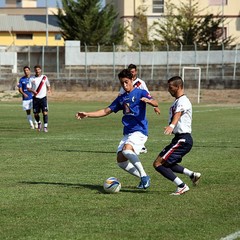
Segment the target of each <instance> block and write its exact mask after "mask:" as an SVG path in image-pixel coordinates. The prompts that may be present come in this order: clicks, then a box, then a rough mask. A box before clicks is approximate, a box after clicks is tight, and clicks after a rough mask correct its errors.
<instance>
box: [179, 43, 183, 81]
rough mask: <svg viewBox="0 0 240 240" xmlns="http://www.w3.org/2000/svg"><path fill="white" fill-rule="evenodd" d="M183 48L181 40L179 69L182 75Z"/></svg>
mask: <svg viewBox="0 0 240 240" xmlns="http://www.w3.org/2000/svg"><path fill="white" fill-rule="evenodd" d="M182 50H183V45H182V43H181V42H180V57H179V71H178V75H179V76H181V69H182Z"/></svg>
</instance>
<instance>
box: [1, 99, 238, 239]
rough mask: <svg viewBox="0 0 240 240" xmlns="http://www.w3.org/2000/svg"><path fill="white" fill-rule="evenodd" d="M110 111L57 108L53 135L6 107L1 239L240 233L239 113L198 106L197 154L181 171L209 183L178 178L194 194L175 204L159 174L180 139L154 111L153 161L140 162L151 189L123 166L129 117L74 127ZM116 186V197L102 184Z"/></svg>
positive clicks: (14, 105)
mask: <svg viewBox="0 0 240 240" xmlns="http://www.w3.org/2000/svg"><path fill="white" fill-rule="evenodd" d="M107 105H108V103H93V102H80V103H76V102H61V103H60V102H58V103H57V102H50V112H49V132H48V133H43V132H40V133H38V132H36V131H35V130H30V129H29V127H28V124H27V121H26V117H25V112H23V111H22V110H21V103H20V101H18V102H1V103H0V123H1V124H0V150H1V161H0V171H1V174H0V195H1V198H0V206H1V215H0V225H1V228H0V236H1V239H17V240H21V239H24V240H25V239H29V240H34V239H36V240H40V239H42V240H47V239H49V240H52V239H57V240H61V239H64V240H65V239H68V240H69V239H94V240H95V239H98V240H101V239H104V240H106V239H112V240H115V239H116V240H118V239H119V240H120V239H121V240H122V239H138V240H139V239H144V240H146V239H149V240H152V239H164V240H175V239H176V240H178V239H184V240H188V239H189V240H192V239H195V240H197V239H199V240H203V239H206V240H209V239H221V238H222V237H224V236H227V235H229V234H231V233H234V232H237V231H239V230H240V212H239V209H240V197H239V169H240V161H239V155H240V137H239V136H240V125H239V119H240V106H235V107H229V106H218V105H215V106H207V105H194V106H193V138H194V147H193V149H192V151H191V152H190V153H189V154H188V155H187V156H186V157H185V158H184V160H183V162H182V164H183V165H184V166H186V167H188V168H189V169H192V170H194V171H199V172H201V173H202V179H201V181H200V184H199V186H197V187H191V183H190V181H189V179H188V178H187V177H185V176H182V175H181V176H180V177H181V178H182V179H183V180H184V181H185V182H186V183H187V184H188V185H189V186H190V191H189V192H187V193H186V194H184V195H182V196H170V195H169V194H170V193H171V192H173V191H175V185H173V184H172V183H171V182H169V181H168V180H166V179H164V178H163V177H162V176H161V175H160V174H158V173H157V172H156V171H155V170H154V169H153V167H152V162H153V160H154V159H155V157H156V156H157V154H158V153H159V152H160V150H161V149H162V148H163V147H164V146H165V145H166V144H168V143H169V141H170V140H171V138H172V136H165V135H163V128H164V126H165V125H166V124H167V119H168V108H169V106H170V103H169V104H165V103H164V104H162V105H160V107H161V110H162V114H161V116H160V117H159V116H157V115H155V113H154V111H153V110H152V109H151V107H148V119H149V139H148V142H147V144H146V146H147V148H148V153H147V154H142V155H140V158H141V160H142V163H143V165H144V167H145V169H146V171H147V173H148V174H149V175H150V176H151V187H150V188H149V189H148V190H146V191H141V190H138V189H136V186H137V185H138V182H139V181H138V179H136V178H134V177H133V176H131V175H129V174H127V173H126V172H124V171H122V170H121V169H119V168H118V167H117V165H116V154H115V152H116V148H117V145H118V143H119V140H120V139H121V137H122V125H121V117H122V115H121V113H118V114H114V113H113V114H111V115H110V116H107V117H105V118H99V119H83V120H81V121H78V120H76V119H75V118H74V115H75V113H76V112H77V111H79V110H82V111H86V110H97V109H100V108H103V107H106V106H107ZM111 176H114V177H117V178H118V179H119V180H120V181H121V183H122V189H121V192H120V193H118V194H105V193H104V191H103V188H102V185H103V182H104V180H105V179H106V178H108V177H111Z"/></svg>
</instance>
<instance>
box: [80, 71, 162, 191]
mask: <svg viewBox="0 0 240 240" xmlns="http://www.w3.org/2000/svg"><path fill="white" fill-rule="evenodd" d="M118 78H119V81H120V83H121V86H122V87H123V88H124V90H125V93H123V94H122V95H120V96H118V97H117V98H116V99H115V100H114V101H113V102H112V103H111V104H110V105H109V106H108V107H106V108H104V109H101V110H98V111H95V112H78V113H77V114H76V118H77V119H82V118H86V117H91V118H98V117H104V116H107V115H109V114H111V113H112V112H114V113H117V112H118V111H122V112H123V117H122V124H123V138H122V139H121V141H120V143H119V146H118V149H117V163H118V166H119V167H120V168H122V169H123V170H125V171H127V172H128V173H130V174H132V175H134V176H136V177H138V178H140V183H139V185H138V188H140V189H146V188H148V187H149V186H150V177H149V176H148V175H147V174H146V172H145V170H144V168H143V166H142V163H141V161H140V159H139V158H138V155H139V153H140V151H141V149H142V147H143V146H144V144H145V143H146V141H147V139H148V121H147V118H146V104H149V105H151V106H153V107H157V106H158V103H157V101H156V100H154V99H153V98H152V97H151V96H150V94H149V93H148V92H147V91H146V90H142V89H138V88H135V87H134V86H133V76H132V73H131V72H130V70H129V69H124V70H122V71H121V72H120V73H119V74H118Z"/></svg>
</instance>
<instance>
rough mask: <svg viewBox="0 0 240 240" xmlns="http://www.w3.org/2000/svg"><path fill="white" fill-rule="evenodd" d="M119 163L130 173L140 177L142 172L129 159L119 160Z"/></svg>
mask: <svg viewBox="0 0 240 240" xmlns="http://www.w3.org/2000/svg"><path fill="white" fill-rule="evenodd" d="M117 164H118V166H119V167H120V168H122V169H123V170H124V171H127V172H129V173H130V174H132V175H133V176H135V177H139V178H140V174H139V172H138V170H137V169H136V168H135V167H134V166H133V165H132V164H131V163H130V162H129V161H125V162H119V163H117Z"/></svg>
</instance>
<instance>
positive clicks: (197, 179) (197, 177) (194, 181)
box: [191, 172, 201, 186]
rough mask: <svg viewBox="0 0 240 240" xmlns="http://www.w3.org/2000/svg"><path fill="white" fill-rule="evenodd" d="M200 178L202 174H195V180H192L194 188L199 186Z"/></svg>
mask: <svg viewBox="0 0 240 240" xmlns="http://www.w3.org/2000/svg"><path fill="white" fill-rule="evenodd" d="M200 178H201V173H198V172H194V173H193V178H191V180H192V183H193V186H197V184H198V183H199V180H200Z"/></svg>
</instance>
